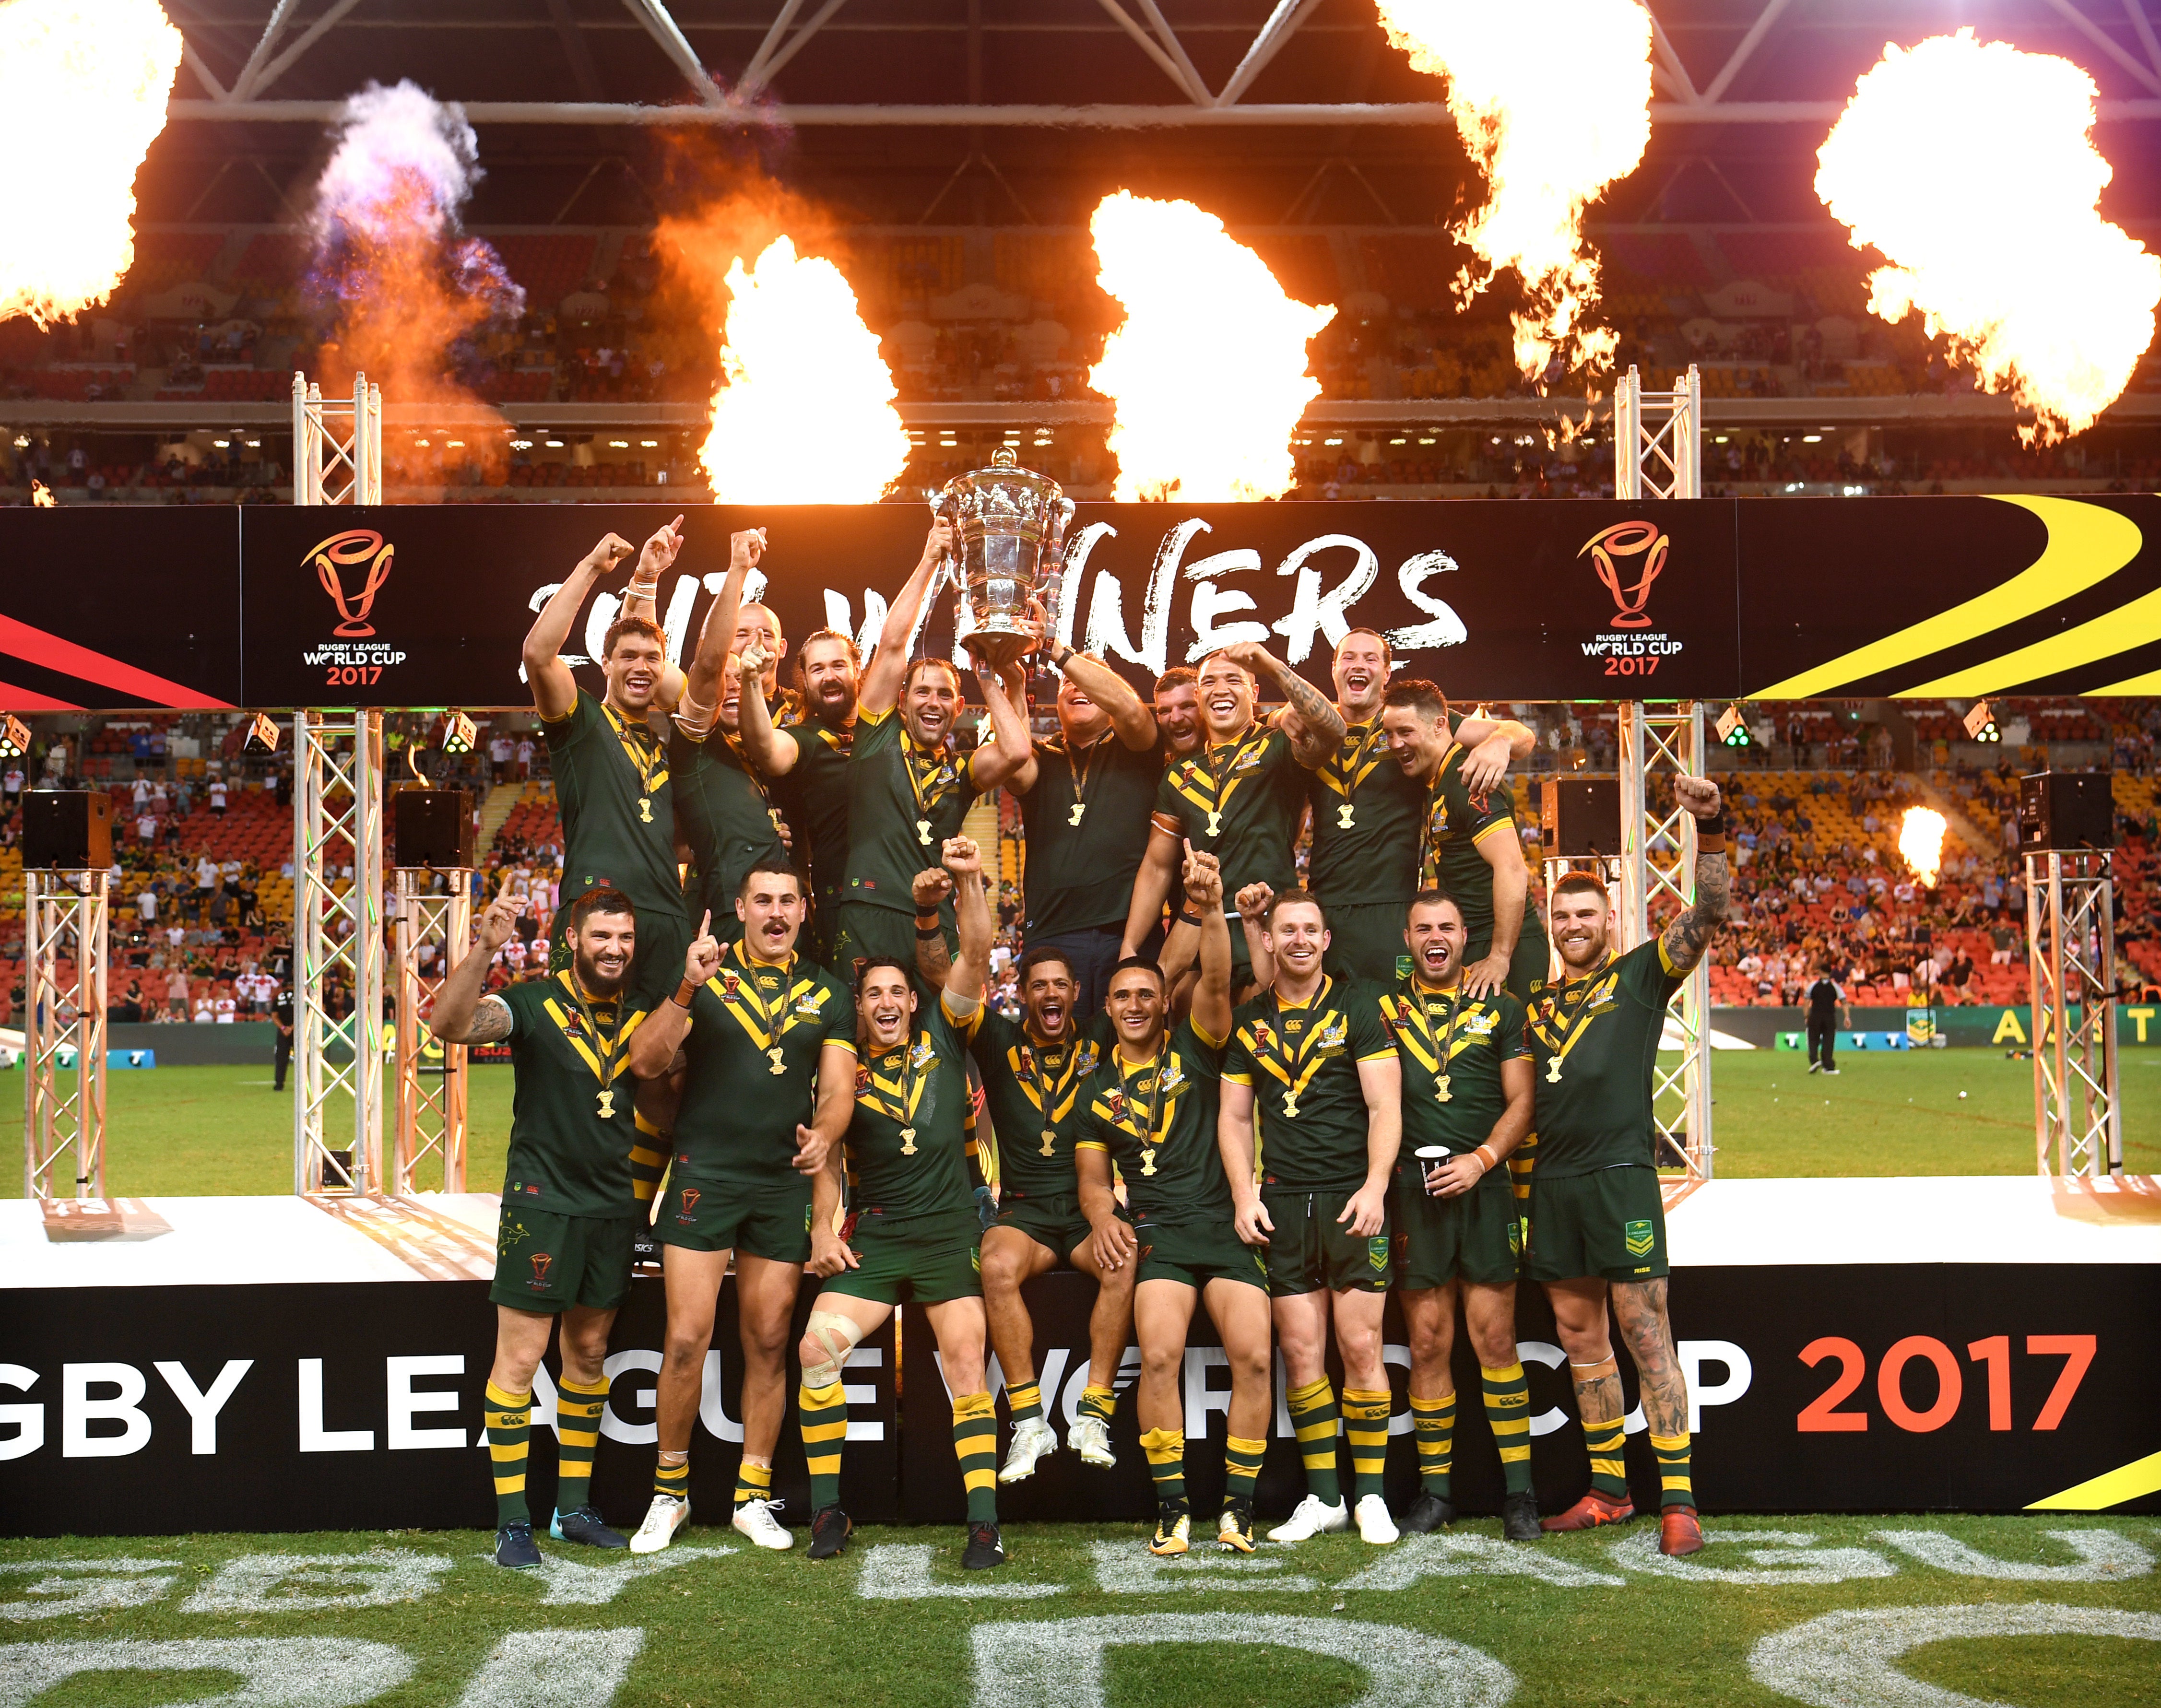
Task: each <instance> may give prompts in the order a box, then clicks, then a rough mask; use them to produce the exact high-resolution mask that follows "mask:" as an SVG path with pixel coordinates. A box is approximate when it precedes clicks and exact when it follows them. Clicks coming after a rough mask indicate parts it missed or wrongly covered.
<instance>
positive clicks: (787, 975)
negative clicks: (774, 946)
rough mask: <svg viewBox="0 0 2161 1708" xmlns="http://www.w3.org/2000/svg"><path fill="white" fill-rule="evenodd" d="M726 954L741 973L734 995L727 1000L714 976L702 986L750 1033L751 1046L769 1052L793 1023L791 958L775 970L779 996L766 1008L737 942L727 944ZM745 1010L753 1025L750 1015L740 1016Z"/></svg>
mask: <svg viewBox="0 0 2161 1708" xmlns="http://www.w3.org/2000/svg"><path fill="white" fill-rule="evenodd" d="M728 955H729V956H730V957H731V958H732V959H733V961H734V962H735V964H736V966H738V967H740V968H741V969H742V976H741V977H740V978H738V979H737V981H736V994H735V996H734V997H730V996H729V995H728V992H727V987H726V985H724V984H722V983H721V976H720V975H719V974H718V973H715V974H714V975H713V976H711V978H709V979H707V980H706V988H707V989H708V990H710V991H711V992H712V993H713V994H714V995H715V996H716V997H719V998H720V999H721V1007H722V1008H726V1009H727V1011H728V1012H729V1013H732V1014H733V1015H734V1016H735V1018H736V1021H737V1023H738V1024H739V1025H741V1026H742V1029H743V1030H744V1031H746V1032H747V1033H749V1034H750V1041H751V1042H752V1044H756V1045H757V1046H758V1048H759V1049H772V1048H773V1045H774V1044H778V1043H779V1042H780V1040H781V1039H783V1038H784V1037H785V1036H786V1035H787V1034H788V1029H789V1027H791V1026H793V1025H794V1023H795V1010H794V1007H793V1004H792V992H791V988H790V987H791V986H792V985H793V983H794V976H795V957H794V956H793V955H790V956H789V957H788V961H787V964H786V965H785V966H783V967H781V968H780V969H779V972H780V996H779V997H778V1000H777V1001H776V1002H774V1003H773V1006H772V1007H771V1008H768V1007H767V1006H766V1003H765V998H764V997H762V996H760V995H759V994H758V977H757V969H756V968H755V967H753V966H752V965H751V962H750V957H749V956H747V955H746V954H744V953H743V946H742V944H741V943H740V942H736V943H731V944H730V945H728ZM744 1008H748V1009H749V1010H750V1013H751V1014H754V1015H756V1016H757V1017H758V1024H757V1025H756V1026H752V1024H751V1021H750V1015H747V1014H745V1013H743V1009H744Z"/></svg>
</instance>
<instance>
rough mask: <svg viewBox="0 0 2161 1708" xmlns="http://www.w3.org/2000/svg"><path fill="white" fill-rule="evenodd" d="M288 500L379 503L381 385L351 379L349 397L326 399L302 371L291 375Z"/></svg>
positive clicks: (360, 377) (362, 376)
mask: <svg viewBox="0 0 2161 1708" xmlns="http://www.w3.org/2000/svg"><path fill="white" fill-rule="evenodd" d="M340 424H345V426H346V428H347V429H348V430H346V431H344V432H341V431H340V430H339V425H340ZM293 502H294V503H295V504H380V503H382V502H383V388H382V387H381V386H372V385H370V384H368V383H367V375H366V374H364V373H356V374H355V375H354V376H353V377H352V397H351V399H350V400H347V399H346V398H325V397H324V396H323V388H321V387H320V385H315V384H312V383H310V381H309V379H308V377H307V375H305V373H297V372H296V373H295V374H294V376H293Z"/></svg>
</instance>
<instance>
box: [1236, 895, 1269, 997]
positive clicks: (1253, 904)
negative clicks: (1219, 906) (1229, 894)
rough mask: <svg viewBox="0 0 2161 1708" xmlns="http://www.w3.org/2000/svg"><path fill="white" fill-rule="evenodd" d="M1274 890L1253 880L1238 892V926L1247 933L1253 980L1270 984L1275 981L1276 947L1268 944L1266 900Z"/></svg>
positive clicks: (1267, 900) (1247, 947)
mask: <svg viewBox="0 0 2161 1708" xmlns="http://www.w3.org/2000/svg"><path fill="white" fill-rule="evenodd" d="M1275 898H1276V893H1275V891H1274V890H1273V889H1271V888H1269V887H1268V885H1267V884H1266V883H1259V882H1255V883H1249V884H1247V886H1246V887H1245V888H1243V889H1242V890H1240V891H1239V892H1238V929H1239V930H1242V931H1243V932H1244V933H1245V934H1246V954H1247V958H1248V959H1249V960H1251V961H1252V963H1253V977H1254V979H1255V981H1256V982H1258V983H1261V984H1264V985H1272V984H1273V983H1274V982H1276V956H1275V951H1274V950H1273V949H1271V948H1269V947H1268V923H1267V922H1268V903H1270V902H1272V901H1273V900H1274V899H1275Z"/></svg>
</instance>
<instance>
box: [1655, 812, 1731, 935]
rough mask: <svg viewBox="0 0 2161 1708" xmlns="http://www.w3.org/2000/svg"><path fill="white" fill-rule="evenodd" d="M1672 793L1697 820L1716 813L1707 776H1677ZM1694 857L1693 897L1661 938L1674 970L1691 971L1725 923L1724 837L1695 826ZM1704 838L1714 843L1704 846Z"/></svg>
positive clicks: (1727, 875) (1727, 905) (1728, 901)
mask: <svg viewBox="0 0 2161 1708" xmlns="http://www.w3.org/2000/svg"><path fill="white" fill-rule="evenodd" d="M1674 794H1677V795H1678V796H1679V799H1680V803H1681V805H1683V806H1685V807H1686V808H1687V809H1688V810H1689V811H1690V813H1692V814H1694V815H1695V817H1696V818H1697V819H1698V820H1715V819H1716V818H1717V817H1718V815H1719V801H1718V785H1717V784H1716V783H1713V782H1712V781H1711V779H1710V778H1707V777H1677V778H1674ZM1697 835H1698V836H1699V838H1700V840H1699V841H1698V843H1697V851H1696V857H1695V902H1694V903H1692V904H1691V905H1690V906H1689V907H1688V908H1686V909H1684V910H1683V911H1682V912H1681V914H1679V916H1678V917H1677V918H1676V919H1674V922H1673V924H1670V925H1669V926H1667V927H1666V930H1665V935H1664V939H1663V940H1662V941H1663V944H1664V949H1665V952H1666V959H1667V961H1669V963H1671V965H1672V966H1673V969H1674V971H1676V972H1684V973H1685V972H1693V971H1695V965H1696V963H1697V962H1698V961H1701V960H1702V959H1703V957H1704V951H1705V950H1707V949H1709V948H1710V947H1711V939H1712V938H1713V937H1715V936H1716V935H1718V928H1719V927H1720V926H1721V925H1722V924H1725V923H1726V914H1728V912H1729V911H1731V907H1732V891H1731V881H1732V878H1731V873H1730V872H1728V871H1727V869H1726V839H1725V837H1724V836H1716V837H1715V838H1714V837H1711V836H1707V835H1706V833H1705V832H1704V831H1703V830H1702V829H1701V827H1700V825H1699V828H1698V831H1697ZM1703 841H1713V842H1715V846H1711V847H1705V846H1703Z"/></svg>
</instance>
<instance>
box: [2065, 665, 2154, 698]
mask: <svg viewBox="0 0 2161 1708" xmlns="http://www.w3.org/2000/svg"><path fill="white" fill-rule="evenodd" d="M2079 692H2080V693H2081V694H2089V695H2091V694H2161V670H2148V672H2147V673H2146V674H2144V675H2143V676H2127V677H2125V678H2124V679H2123V680H2122V681H2121V682H2110V683H2107V684H2105V685H2103V686H2101V687H2099V688H2081V689H2080V690H2079Z"/></svg>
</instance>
